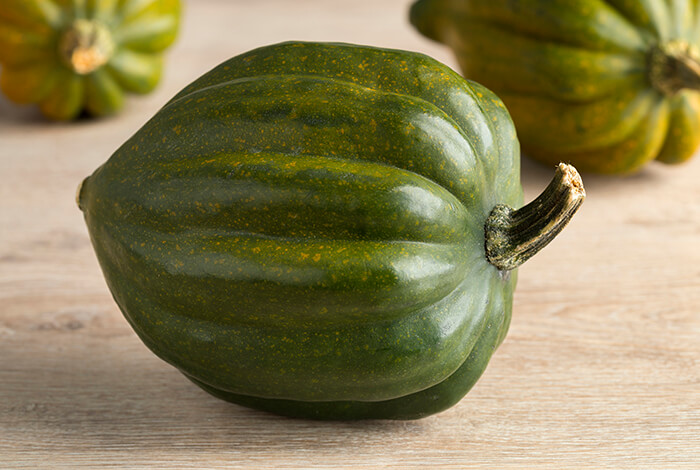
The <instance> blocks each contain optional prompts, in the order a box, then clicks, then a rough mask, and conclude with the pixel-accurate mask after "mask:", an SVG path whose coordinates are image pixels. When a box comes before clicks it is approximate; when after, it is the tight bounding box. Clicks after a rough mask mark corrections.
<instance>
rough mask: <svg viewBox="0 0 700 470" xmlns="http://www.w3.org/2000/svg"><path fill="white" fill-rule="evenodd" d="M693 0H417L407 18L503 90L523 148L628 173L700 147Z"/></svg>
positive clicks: (548, 159)
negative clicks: (653, 0) (655, 0)
mask: <svg viewBox="0 0 700 470" xmlns="http://www.w3.org/2000/svg"><path fill="white" fill-rule="evenodd" d="M694 5H695V4H694V3H692V2H627V1H622V0H611V1H607V2H597V1H595V2H594V1H588V0H584V1H577V2H566V1H559V0H522V1H519V2H512V1H510V0H418V1H416V2H415V3H414V4H413V5H412V7H411V12H410V20H411V22H412V23H413V25H414V26H415V27H416V29H418V31H419V32H421V33H422V34H424V35H425V36H427V37H428V38H431V39H433V40H436V41H439V42H443V43H445V44H446V45H447V46H449V47H450V48H452V50H453V52H454V53H455V55H456V57H457V60H458V62H459V64H460V68H461V70H462V72H463V74H464V76H465V77H466V78H470V79H473V80H476V81H478V82H480V83H483V84H484V85H486V86H487V87H489V88H491V89H492V90H493V91H494V92H496V93H497V94H498V95H499V96H500V97H501V99H503V101H504V103H505V104H506V106H507V107H508V109H509V111H510V112H511V115H512V117H513V120H514V122H515V125H516V128H517V129H518V136H519V138H520V141H521V144H522V148H523V153H524V154H525V155H527V156H530V157H532V158H534V159H536V160H539V161H540V162H543V163H546V164H556V163H558V162H560V161H567V162H571V163H572V164H574V165H575V166H576V167H577V168H578V169H579V171H583V172H592V173H603V174H617V175H626V174H631V173H635V172H637V171H640V170H641V169H642V168H643V167H645V166H646V165H647V164H649V162H651V161H652V160H657V161H659V162H663V163H669V164H676V163H681V162H683V161H686V160H688V159H689V158H691V157H692V156H693V155H694V154H695V152H696V150H697V149H698V147H700V110H699V109H700V92H698V90H699V89H700V51H699V49H698V40H699V38H700V22H699V21H698V19H699V17H700V11H698V10H697V8H696V7H695V6H694Z"/></svg>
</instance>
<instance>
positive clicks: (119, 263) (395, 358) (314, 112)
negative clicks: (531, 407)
mask: <svg viewBox="0 0 700 470" xmlns="http://www.w3.org/2000/svg"><path fill="white" fill-rule="evenodd" d="M521 203H522V190H521V186H520V183H519V144H518V141H517V139H516V136H515V131H514V128H513V125H512V122H511V120H510V117H509V116H508V113H507V112H506V109H505V107H504V106H503V104H502V102H501V101H500V100H499V99H498V98H497V97H496V96H495V95H494V94H492V93H491V92H489V91H488V90H487V89H485V88H484V87H482V86H480V85H478V84H476V83H473V82H469V81H465V80H464V79H462V78H461V77H460V76H459V75H458V74H457V73H455V72H454V71H452V70H451V69H449V68H448V67H446V66H444V65H442V64H440V63H438V62H436V61H435V60H433V59H431V58H429V57H426V56H424V55H421V54H416V53H410V52H404V51H398V50H386V49H378V48H372V47H365V46H355V45H347V44H333V43H283V44H277V45H272V46H267V47H263V48H260V49H256V50H253V51H251V52H248V53H245V54H243V55H240V56H237V57H234V58H233V59H230V60H228V61H227V62H224V63H223V64H221V65H219V66H218V67H216V68H215V69H213V70H212V71H210V72H209V73H207V74H205V75H204V76H202V77H201V78H200V79H198V80H196V81H195V82H194V83H192V84H191V85H189V86H188V87H186V88H185V89H184V90H183V91H182V92H180V93H179V94H178V95H177V96H176V97H175V98H173V99H172V100H171V101H170V102H169V103H167V104H166V105H165V106H164V107H163V108H162V109H161V110H160V111H159V112H158V113H157V114H156V115H155V116H154V117H153V118H152V119H151V120H150V121H149V122H148V123H146V124H145V125H144V127H143V128H141V129H140V130H139V131H138V132H136V134H135V135H134V136H133V137H131V138H130V139H129V140H128V141H127V142H126V143H125V144H124V145H123V146H122V147H121V148H119V149H118V150H117V151H116V153H115V154H114V155H113V156H112V157H111V158H110V159H109V160H108V161H107V162H106V163H105V164H104V165H103V166H101V167H100V168H99V169H98V170H97V171H95V173H94V174H92V175H91V176H90V177H88V178H87V179H86V180H85V181H84V183H83V184H82V186H81V188H80V192H79V205H80V207H81V209H82V210H83V211H84V214H85V220H86V223H87V226H88V228H89V232H90V237H91V240H92V243H93V246H94V248H95V250H96V253H97V256H98V259H99V262H100V265H101V267H102V270H103V272H104V275H105V277H106V280H107V283H108V284H109V287H110V289H111V291H112V294H113V296H114V298H115V300H116V302H117V303H118V304H119V307H120V308H121V310H122V312H123V313H124V315H125V316H126V318H127V319H128V321H129V322H130V323H131V325H132V326H133V328H134V330H135V331H136V333H137V334H138V335H139V337H140V338H141V339H142V340H143V341H144V343H145V344H146V345H147V346H148V347H149V348H151V349H152V350H153V351H154V352H155V353H156V354H157V355H158V356H160V357H161V358H162V359H164V360H165V361H167V362H169V363H170V364H172V365H174V366H175V367H177V368H178V369H180V370H181V371H182V372H183V373H184V374H185V375H186V376H187V377H188V378H190V379H191V380H193V381H194V382H196V383H197V384H199V385H200V386H201V387H203V388H204V389H205V390H207V391H209V392H211V393H212V394H214V395H216V396H219V397H222V398H224V399H227V400H230V401H233V402H235V403H239V404H242V405H246V406H250V407H254V408H259V409H264V410H268V411H273V412H276V413H280V414H285V415H291V416H299V417H307V418H318V419H361V418H391V419H413V418H420V417H423V416H427V415H429V414H433V413H436V412H438V411H441V410H444V409H445V408H447V407H449V406H451V405H453V404H454V403H456V402H457V401H458V400H460V399H461V398H462V397H463V396H464V394H465V393H466V392H467V391H468V390H469V389H470V388H471V387H472V385H473V384H474V383H475V382H476V380H477V379H478V378H479V376H480V375H481V373H482V372H483V371H484V368H485V367H486V364H487V363H488V361H489V358H490V357H491V355H492V354H493V352H494V350H495V349H496V347H497V346H498V345H499V344H500V343H501V341H502V340H503V338H504V336H505V334H506V330H507V329H508V325H509V322H510V316H511V304H512V295H513V289H514V287H515V283H516V271H511V272H508V273H503V272H500V271H499V270H498V269H497V268H496V267H494V266H493V265H491V264H489V262H488V261H487V260H486V258H485V253H484V223H485V221H486V218H487V217H488V215H489V213H490V212H491V210H492V209H493V208H494V206H495V205H496V204H508V205H510V206H513V207H519V206H520V205H521Z"/></svg>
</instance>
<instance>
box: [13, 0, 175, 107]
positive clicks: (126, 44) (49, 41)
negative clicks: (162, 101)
mask: <svg viewBox="0 0 700 470" xmlns="http://www.w3.org/2000/svg"><path fill="white" fill-rule="evenodd" d="M179 18H180V2H179V0H2V1H0V64H1V65H2V68H1V70H0V89H1V90H2V92H3V93H4V94H5V95H6V96H7V97H8V98H9V99H10V100H12V101H14V102H16V103H18V104H37V105H38V106H39V108H40V110H41V112H42V113H43V114H44V115H45V116H46V117H47V118H49V119H53V120H71V119H74V118H76V117H78V116H80V115H81V114H89V115H92V116H105V115H110V114H114V113H116V112H117V111H119V110H120V109H121V108H122V107H123V104H124V96H125V94H126V93H129V92H130V93H141V94H143V93H148V92H150V91H152V90H153V89H154V88H155V86H156V85H157V84H158V82H159V80H160V77H161V71H162V68H163V54H162V53H163V51H164V50H165V49H166V48H167V47H168V46H170V45H171V44H172V42H173V41H174V39H175V37H176V34H177V30H178V25H179Z"/></svg>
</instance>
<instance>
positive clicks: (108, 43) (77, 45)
mask: <svg viewBox="0 0 700 470" xmlns="http://www.w3.org/2000/svg"><path fill="white" fill-rule="evenodd" d="M58 53H59V56H60V57H61V60H62V61H63V63H64V64H66V65H67V66H68V67H69V68H70V69H71V70H73V71H74V72H75V73H77V74H79V75H87V74H89V73H92V72H94V71H95V70H97V69H98V68H100V67H102V66H103V65H104V64H106V63H107V62H109V60H110V59H111V58H112V54H113V53H114V41H113V40H112V35H111V34H110V32H109V30H108V29H107V27H106V26H104V25H103V24H102V23H100V22H97V21H93V20H86V19H82V18H81V19H77V20H75V21H73V23H72V24H71V26H70V27H69V28H68V29H66V30H65V31H64V32H63V35H62V36H61V38H60V40H59V42H58Z"/></svg>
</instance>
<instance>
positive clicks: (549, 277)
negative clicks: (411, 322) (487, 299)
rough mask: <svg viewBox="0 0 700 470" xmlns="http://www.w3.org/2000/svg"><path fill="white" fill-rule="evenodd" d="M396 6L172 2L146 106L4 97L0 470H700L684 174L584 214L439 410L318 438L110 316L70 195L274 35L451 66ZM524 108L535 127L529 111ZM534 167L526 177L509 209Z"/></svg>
mask: <svg viewBox="0 0 700 470" xmlns="http://www.w3.org/2000/svg"><path fill="white" fill-rule="evenodd" d="M409 6H410V2H408V1H406V0H353V1H345V2H341V1H328V0H294V1H290V0H256V1H252V0H238V1H234V0H190V1H188V2H186V3H185V5H184V12H183V24H182V29H181V34H180V36H179V39H178V40H177V43H176V44H175V45H174V47H173V48H172V49H170V50H169V51H168V52H167V53H166V69H165V73H164V77H163V80H162V82H161V84H160V86H159V87H158V89H157V90H156V91H155V92H154V93H152V94H150V95H147V96H133V95H130V96H129V97H128V98H127V103H126V106H125V109H124V110H123V111H122V112H121V113H120V114H119V115H117V116H114V117H110V118H106V119H100V120H88V119H83V120H79V121H77V122H75V123H49V122H47V121H45V120H44V119H43V118H42V117H40V115H39V113H38V111H36V110H35V109H34V108H32V107H26V108H25V107H17V106H15V105H13V104H10V103H9V102H7V101H6V100H5V99H4V98H2V97H0V467H2V468H52V469H55V468H84V467H85V468H105V467H108V466H110V467H118V468H145V467H158V468H170V469H174V468H246V467H247V468H336V467H337V468H341V467H342V468H358V467H363V468H399V467H401V468H416V467H419V466H435V467H439V468H459V469H463V468H534V467H537V468H557V469H563V468H576V469H579V468H688V469H691V468H693V469H697V468H700V444H699V443H698V439H697V436H698V435H700V407H699V406H698V404H700V184H698V181H700V158H699V157H696V158H695V159H694V160H692V161H691V162H689V163H687V164H686V165H684V166H682V167H666V166H662V165H659V164H652V165H649V166H648V167H647V168H646V169H644V170H643V171H642V172H641V173H640V174H638V175H635V176H633V177H628V178H606V177H594V176H589V175H585V174H584V175H583V178H584V182H585V184H586V187H587V190H588V200H587V201H586V203H585V204H584V206H583V208H582V209H581V211H580V213H579V214H578V215H577V216H576V217H575V218H574V220H573V221H572V223H571V224H570V226H569V227H568V228H567V229H566V230H564V232H563V233H562V234H561V235H560V237H558V238H557V239H556V240H555V241H554V242H553V243H552V244H551V245H550V246H548V247H547V248H546V249H545V250H544V251H543V252H542V253H540V254H539V255H538V256H537V257H535V258H533V259H532V260H530V261H529V262H528V263H527V264H526V265H524V266H523V267H522V268H521V270H520V281H519V282H520V284H519V288H518V290H517V292H516V295H515V307H514V314H513V323H512V325H511V331H510V334H509V336H508V337H507V339H506V341H505V342H504V344H503V345H502V346H501V348H500V349H499V350H498V352H497V353H496V354H495V356H494V358H493V360H492V362H491V365H490V366H489V368H488V369H487V371H486V373H485V375H484V376H483V378H482V379H481V381H480V382H479V383H478V384H477V385H476V387H475V388H474V389H473V390H472V392H471V393H470V394H469V395H467V397H466V398H465V399H464V400H462V402H461V403H460V404H459V405H457V406H456V407H454V408H452V409H450V410H448V411H446V412H444V413H442V414H440V415H437V416H434V417H431V418H428V419H425V420H422V421H417V422H408V423H315V422H304V421H296V420H289V419H283V418H278V417H275V416H271V415H267V414H264V413H260V412H256V411H253V410H248V409H244V408H240V407H237V406H234V405H230V404H227V403H224V402H222V401H219V400H217V399H215V398H212V397H210V396H208V395H207V394H206V393H204V392H203V391H201V390H200V389H198V388H197V387H195V386H194V385H192V384H190V383H189V382H188V381H187V380H186V379H185V378H184V377H182V376H181V375H180V374H179V373H178V372H177V371H175V370H174V369H173V368H172V367H170V366H168V365H166V364H165V363H163V362H161V361H160V360H158V359H157V358H156V357H155V356H154V355H153V354H151V353H150V352H149V351H148V350H147V349H146V348H145V346H143V344H141V342H140V341H139V340H138V338H137V337H136V336H135V334H134V333H133V332H132V330H131V329H130V327H129V325H128V324H127V322H126V320H125V319H124V318H123V317H122V316H121V313H120V312H119V310H118V308H117V306H116V305H115V304H114V302H113V301H112V299H111V297H110V294H109V291H108V289H107V287H106V285H105V282H104V279H103V277H102V275H101V272H100V270H99V267H98V265H97V262H96V259H95V256H94V254H93V252H92V248H91V246H90V243H89V239H88V236H87V230H86V229H85V226H84V223H83V220H82V214H81V213H80V211H79V210H78V208H77V207H76V205H75V199H74V197H75V196H74V195H75V190H76V188H77V186H78V184H79V183H80V181H81V180H82V179H83V178H84V177H86V176H87V175H89V174H90V173H91V172H92V171H94V169H95V168H97V167H98V166H99V165H100V164H101V163H103V162H104V161H105V160H107V159H108V158H109V156H110V155H111V154H112V152H114V150H115V149H116V148H117V147H118V146H119V145H121V144H122V143H123V142H124V141H125V140H126V139H127V138H128V137H129V136H131V135H132V134H133V133H134V132H135V131H136V130H137V129H139V128H140V127H141V126H142V125H143V123H145V122H146V121H147V120H148V119H149V118H150V117H151V116H152V115H153V114H154V113H155V112H156V111H157V110H158V109H159V108H160V107H161V106H162V105H163V104H164V103H165V102H166V101H167V100H168V99H169V98H170V97H172V96H173V95H174V94H175V93H176V92H178V91H179V90H180V89H182V88H183V87H184V86H185V85H187V84H188V83H190V82H191V81H192V80H194V79H195V78H197V77H198V76H200V75H202V74H203V73H205V72H206V71H208V70H209V69H211V68H212V67H214V66H215V65H217V64H219V63H220V62H222V61H224V60H226V59H228V58H230V57H232V56H235V55H237V54H240V53H242V52H245V51H248V50H250V49H252V48H255V47H258V46H262V45H266V44H272V43H276V42H280V41H286V40H309V41H340V42H352V43H359V44H368V45H375V46H383V47H391V48H400V49H408V50H413V51H420V52H424V53H427V54H429V55H431V56H433V57H434V58H436V59H438V60H440V61H442V62H444V63H446V64H448V65H450V66H453V67H455V66H456V63H455V61H454V59H453V57H452V54H451V53H450V52H449V50H448V49H447V48H445V47H443V46H440V45H439V44H437V43H432V42H430V41H429V40H427V39H425V38H423V37H421V36H420V35H419V34H418V33H417V32H416V31H414V30H413V29H412V28H411V26H410V25H409V24H408V20H407V16H408V8H409ZM533 111H534V112H536V110H533ZM552 171H553V169H552V168H547V167H544V166H541V165H539V164H535V163H532V162H530V161H529V160H526V159H525V160H523V170H522V177H523V184H524V188H525V199H526V201H527V200H530V199H532V198H533V197H534V196H536V195H537V194H538V193H539V192H540V191H541V190H542V189H543V188H544V187H545V186H546V184H547V183H548V182H549V180H550V178H551V176H552Z"/></svg>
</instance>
